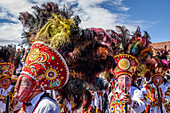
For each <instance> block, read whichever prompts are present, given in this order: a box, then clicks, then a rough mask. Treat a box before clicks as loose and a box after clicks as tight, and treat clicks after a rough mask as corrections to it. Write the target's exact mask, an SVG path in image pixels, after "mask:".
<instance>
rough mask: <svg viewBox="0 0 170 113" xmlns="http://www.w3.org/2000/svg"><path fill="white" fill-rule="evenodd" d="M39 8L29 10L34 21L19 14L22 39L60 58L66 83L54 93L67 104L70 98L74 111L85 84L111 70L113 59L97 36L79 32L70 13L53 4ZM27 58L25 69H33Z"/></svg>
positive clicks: (77, 18) (28, 15) (78, 21)
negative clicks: (47, 48)
mask: <svg viewBox="0 0 170 113" xmlns="http://www.w3.org/2000/svg"><path fill="white" fill-rule="evenodd" d="M42 6H43V8H39V7H38V6H34V7H33V9H34V10H35V11H36V12H35V13H36V14H37V15H36V17H34V16H33V15H32V14H30V13H28V12H25V13H20V18H19V19H20V21H21V22H22V24H23V27H24V29H25V28H26V29H27V30H26V31H25V32H24V34H23V35H24V36H25V38H26V39H27V40H28V42H29V44H32V43H33V42H34V41H37V40H38V41H43V42H45V43H46V44H48V45H49V46H50V47H53V48H54V49H56V50H58V52H59V53H60V54H61V55H62V56H63V59H64V60H65V61H66V63H67V65H68V68H69V79H68V82H67V83H66V84H65V86H63V87H62V88H60V89H58V88H56V89H57V90H58V91H59V93H61V95H62V100H65V99H66V100H67V101H70V100H71V98H70V97H69V96H68V95H72V96H73V97H74V99H72V101H74V102H73V104H74V106H72V108H71V110H72V111H75V110H76V109H78V108H80V107H81V105H82V102H83V96H84V94H86V93H85V92H86V91H87V90H86V85H85V84H86V82H93V81H94V80H95V77H96V75H97V74H98V73H100V72H102V71H104V70H109V69H111V68H114V65H113V64H114V60H113V56H111V55H110V53H111V52H109V51H110V50H109V48H108V46H107V45H104V44H103V43H101V42H100V41H99V40H97V39H96V38H97V36H98V35H97V34H96V33H95V31H93V30H89V29H84V30H81V29H80V28H79V27H78V24H79V23H80V22H81V21H80V19H79V17H78V16H75V17H74V18H71V16H72V12H71V11H70V9H66V8H65V7H64V9H63V10H62V9H61V10H60V9H59V8H58V5H57V4H54V3H47V4H43V5H42ZM42 14H43V16H42ZM46 17H47V18H46ZM101 50H102V51H101ZM30 52H31V50H30ZM29 54H31V53H29ZM28 58H30V56H29V55H28ZM28 58H27V64H26V65H34V64H35V63H31V64H29V62H28ZM37 60H39V59H37ZM38 64H40V63H39V62H38V63H37V65H38ZM34 67H35V68H36V65H35V66H34ZM23 70H24V69H23ZM35 70H37V69H35ZM37 76H40V75H37ZM56 89H55V90H56ZM16 91H17V89H16ZM54 96H55V95H54ZM61 104H63V103H61ZM87 105H89V104H87ZM86 107H88V106H86Z"/></svg>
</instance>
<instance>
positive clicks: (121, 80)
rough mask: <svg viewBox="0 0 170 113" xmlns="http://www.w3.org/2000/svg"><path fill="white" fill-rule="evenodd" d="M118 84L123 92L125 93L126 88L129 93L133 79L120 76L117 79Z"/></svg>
mask: <svg viewBox="0 0 170 113" xmlns="http://www.w3.org/2000/svg"><path fill="white" fill-rule="evenodd" d="M117 82H118V85H119V88H120V90H122V91H123V92H125V87H126V89H127V91H128V90H129V89H130V87H131V83H132V78H131V77H129V76H128V75H120V76H119V77H118V78H117Z"/></svg>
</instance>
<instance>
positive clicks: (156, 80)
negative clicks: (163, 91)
mask: <svg viewBox="0 0 170 113" xmlns="http://www.w3.org/2000/svg"><path fill="white" fill-rule="evenodd" d="M152 81H153V83H154V84H155V86H159V85H161V84H162V83H163V81H164V78H163V77H162V76H161V75H155V76H154V77H152Z"/></svg>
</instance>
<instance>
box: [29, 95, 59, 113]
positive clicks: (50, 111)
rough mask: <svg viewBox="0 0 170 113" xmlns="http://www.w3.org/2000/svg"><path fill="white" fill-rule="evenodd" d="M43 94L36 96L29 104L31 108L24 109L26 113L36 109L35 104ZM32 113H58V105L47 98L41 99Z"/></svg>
mask: <svg viewBox="0 0 170 113" xmlns="http://www.w3.org/2000/svg"><path fill="white" fill-rule="evenodd" d="M44 93H45V92H41V93H39V94H38V95H36V96H35V97H34V98H33V99H32V100H31V101H30V102H31V104H32V105H31V106H28V107H26V110H27V113H32V112H33V110H34V108H35V107H36V104H37V102H38V101H39V99H40V97H41V96H42V95H43V94H44ZM34 113H60V107H59V105H58V104H57V103H56V102H55V101H54V100H52V99H51V98H49V97H43V98H42V99H41V100H40V102H39V104H38V105H37V107H36V108H35V111H34Z"/></svg>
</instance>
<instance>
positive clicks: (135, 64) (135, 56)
mask: <svg viewBox="0 0 170 113" xmlns="http://www.w3.org/2000/svg"><path fill="white" fill-rule="evenodd" d="M117 28H118V30H119V32H121V33H120V34H116V33H114V34H116V35H115V40H116V45H118V46H117V47H118V48H117V49H116V51H115V53H116V54H118V55H116V56H114V58H115V61H116V63H117V67H116V68H115V69H114V71H113V73H114V76H115V78H116V82H117V83H116V84H117V85H114V86H112V87H113V89H112V91H111V93H110V94H109V102H110V110H109V112H110V113H125V112H128V113H137V112H139V113H141V112H143V111H144V110H145V103H144V102H143V99H144V96H143V94H142V92H141V91H140V90H139V89H138V88H137V87H135V86H132V81H133V78H134V77H133V75H134V73H135V72H136V71H137V70H138V71H139V72H138V73H141V71H140V70H139V69H138V68H139V67H140V64H141V62H142V60H141V58H142V57H143V56H144V54H143V53H141V52H142V50H144V49H146V48H147V47H148V46H149V43H150V42H149V41H148V37H145V36H143V37H141V33H140V28H139V27H138V28H137V30H136V32H135V33H134V34H133V35H132V38H131V39H130V37H129V36H130V35H129V31H128V30H127V29H126V28H125V27H124V26H117Z"/></svg>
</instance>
